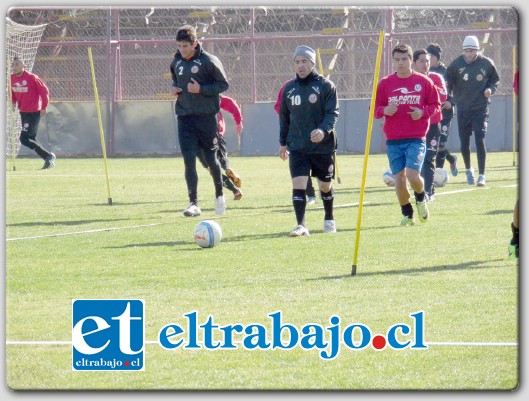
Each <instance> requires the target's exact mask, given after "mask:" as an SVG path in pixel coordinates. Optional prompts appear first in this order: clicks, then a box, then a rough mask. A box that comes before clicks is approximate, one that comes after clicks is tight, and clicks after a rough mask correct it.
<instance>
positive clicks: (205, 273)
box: [6, 153, 519, 390]
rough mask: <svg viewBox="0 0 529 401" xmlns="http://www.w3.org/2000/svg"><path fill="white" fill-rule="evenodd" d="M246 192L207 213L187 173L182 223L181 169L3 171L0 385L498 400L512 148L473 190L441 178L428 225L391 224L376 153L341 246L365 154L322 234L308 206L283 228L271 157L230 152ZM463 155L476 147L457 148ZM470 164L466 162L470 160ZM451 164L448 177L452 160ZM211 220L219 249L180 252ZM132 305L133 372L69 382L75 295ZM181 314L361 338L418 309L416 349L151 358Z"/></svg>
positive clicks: (510, 382) (32, 162) (289, 213)
mask: <svg viewBox="0 0 529 401" xmlns="http://www.w3.org/2000/svg"><path fill="white" fill-rule="evenodd" d="M231 160H232V164H233V166H234V168H235V170H236V171H237V172H239V174H240V175H241V177H242V178H243V187H242V189H243V191H244V197H243V199H242V200H240V201H233V200H232V198H231V196H229V192H226V194H227V199H228V210H227V212H226V214H225V215H223V216H221V217H218V216H216V215H215V214H214V205H213V185H212V183H211V179H210V177H209V176H208V175H207V172H206V171H205V170H204V169H200V170H199V177H200V182H199V197H200V202H201V203H200V206H201V207H202V211H203V214H202V216H201V217H200V218H185V217H183V215H182V210H183V209H184V208H185V207H186V206H187V203H188V202H187V190H186V187H185V182H184V176H183V161H182V159H180V158H154V159H109V160H108V171H109V176H110V188H111V197H112V200H113V205H112V206H109V205H108V203H107V198H108V194H107V188H106V182H105V170H104V164H103V161H102V160H101V159H58V160H57V167H56V168H55V169H53V170H48V171H42V170H39V168H40V167H41V162H40V160H37V159H17V160H16V171H15V172H13V171H12V168H11V161H10V160H8V161H7V163H6V340H7V344H6V359H7V362H6V376H7V379H6V381H7V385H8V386H9V387H10V388H11V389H51V390H53V389H64V390H85V389H108V390H110V389H111V390H122V389H130V390H135V389H142V390H153V389H171V390H183V389H197V390H217V389H222V390H233V389H247V390H249V389H252V390H282V389H293V390H309V389H319V390H331V389H332V390H335V389H343V390H512V389H515V388H516V387H517V385H518V382H519V348H518V346H516V345H515V343H517V342H518V341H519V338H518V336H519V274H518V273H519V272H518V261H516V260H514V261H513V260H509V259H508V258H507V245H508V242H509V240H510V238H511V229H510V224H511V221H512V212H513V206H514V203H515V200H516V198H517V196H518V185H517V184H518V168H517V167H513V166H512V154H511V153H489V155H488V162H487V187H486V188H485V189H479V188H477V187H469V186H468V185H467V184H466V179H465V175H464V173H460V174H459V176H457V177H450V182H449V183H448V184H447V186H445V187H444V188H440V189H438V190H437V194H438V195H437V198H436V200H435V201H434V202H433V203H430V204H429V207H430V213H431V220H430V221H429V222H428V223H426V224H420V223H419V222H418V223H417V225H416V226H413V227H400V226H399V222H400V216H401V215H400V208H399V206H398V203H397V199H396V196H395V194H394V191H393V189H392V188H388V187H386V186H385V185H384V184H383V182H382V172H383V171H384V170H385V169H386V168H387V159H386V157H385V155H373V156H370V159H369V166H368V171H367V180H366V191H365V197H364V207H363V213H362V224H361V235H360V243H359V248H358V264H357V266H358V273H357V275H356V276H354V277H351V276H350V272H351V266H352V262H353V256H354V252H355V239H356V225H357V218H358V210H359V209H358V201H359V197H360V186H361V176H362V165H363V156H340V157H339V168H340V170H339V173H340V177H341V184H337V183H336V184H335V190H336V192H335V194H336V196H335V206H336V209H335V219H336V223H337V228H338V233H337V234H335V235H329V234H323V232H322V228H323V210H322V208H321V206H322V204H321V200H318V203H317V204H316V205H314V206H308V210H307V223H308V227H309V229H310V230H311V236H310V237H305V238H289V237H288V233H289V232H290V231H291V230H292V229H293V227H294V226H295V217H294V212H293V209H292V205H291V184H290V178H289V173H288V166H287V163H285V162H283V161H281V160H280V159H279V157H256V158H243V157H234V158H232V159H231ZM473 160H475V154H473ZM474 163H475V161H474ZM460 168H462V166H460ZM200 219H215V220H216V221H217V222H219V223H220V225H221V226H222V229H223V235H224V237H223V241H222V243H221V244H220V245H219V246H217V247H215V248H213V249H201V248H199V247H197V246H196V245H195V243H194V241H193V235H192V234H193V228H194V226H195V225H196V224H197V223H198V221H200ZM106 298H109V299H143V300H145V330H146V335H145V339H146V340H147V341H148V343H147V344H146V345H145V352H146V356H145V370H144V371H143V372H76V371H72V349H71V344H70V343H69V342H70V341H71V329H72V327H71V326H72V300H73V299H106ZM194 310H196V311H197V312H198V314H199V321H200V322H201V323H202V322H204V321H205V319H206V318H207V316H209V315H212V316H213V317H214V319H215V322H216V323H218V324H221V325H225V324H229V323H235V322H240V323H244V324H250V323H261V324H263V325H269V324H270V319H269V318H268V316H267V315H268V314H270V313H273V312H275V311H279V310H280V311H282V313H283V320H284V322H285V323H290V324H293V325H297V326H298V327H301V326H303V325H304V324H307V323H316V324H321V325H323V326H326V325H327V326H328V325H329V318H330V317H331V316H333V315H337V316H339V317H340V318H341V320H342V322H348V323H353V322H361V323H363V324H365V325H367V326H369V328H370V329H371V330H373V332H374V333H385V332H386V330H387V329H388V328H389V327H390V326H391V325H393V324H395V323H399V322H402V323H407V324H409V323H411V319H410V316H409V315H410V314H411V313H414V312H416V311H419V310H423V311H424V313H425V339H426V343H427V344H429V347H428V349H426V350H411V349H404V350H392V349H390V348H386V349H384V350H382V351H375V350H374V349H373V348H370V347H368V348H366V349H364V350H360V351H353V350H349V349H344V348H342V351H341V352H340V354H339V355H338V356H337V357H336V358H335V359H333V360H330V361H325V360H323V359H321V358H320V356H319V352H318V351H317V350H303V349H301V348H296V349H293V350H290V351H283V350H253V351H249V350H245V349H241V348H240V349H238V350H231V351H230V350H222V351H221V350H217V351H210V350H205V349H202V350H198V351H190V350H185V349H181V348H179V349H177V350H175V351H167V350H165V349H163V348H162V347H160V346H159V345H158V344H157V343H156V341H157V336H158V332H159V330H160V329H161V328H162V327H163V326H165V325H166V324H169V323H171V322H180V323H183V322H184V318H183V315H184V314H186V313H188V312H190V311H194Z"/></svg>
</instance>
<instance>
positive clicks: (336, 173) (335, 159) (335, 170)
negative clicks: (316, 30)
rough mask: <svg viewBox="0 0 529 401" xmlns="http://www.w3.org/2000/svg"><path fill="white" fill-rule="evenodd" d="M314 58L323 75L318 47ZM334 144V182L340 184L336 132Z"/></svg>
mask: <svg viewBox="0 0 529 401" xmlns="http://www.w3.org/2000/svg"><path fill="white" fill-rule="evenodd" d="M316 59H317V61H318V69H319V70H320V74H321V75H323V63H322V62H321V53H320V48H319V47H318V48H317V49H316ZM334 145H335V146H334V154H333V158H334V173H335V175H336V182H338V184H341V183H342V180H341V179H340V170H339V169H338V157H337V155H336V133H334Z"/></svg>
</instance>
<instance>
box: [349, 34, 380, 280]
mask: <svg viewBox="0 0 529 401" xmlns="http://www.w3.org/2000/svg"><path fill="white" fill-rule="evenodd" d="M383 45H384V30H381V31H380V36H379V39H378V50H377V61H376V64H375V75H374V77H373V91H372V93H371V104H370V106H369V121H368V123H367V135H366V149H365V152H364V167H363V171H362V186H361V189H360V201H359V203H358V218H357V220H356V240H355V252H354V259H353V267H352V270H351V276H354V275H356V267H357V263H358V245H359V243H360V226H361V223H362V210H363V206H364V191H365V186H366V173H367V162H368V159H369V147H370V145H371V130H372V129H373V118H374V114H375V100H376V96H377V87H378V75H379V73H380V60H381V58H382V48H383Z"/></svg>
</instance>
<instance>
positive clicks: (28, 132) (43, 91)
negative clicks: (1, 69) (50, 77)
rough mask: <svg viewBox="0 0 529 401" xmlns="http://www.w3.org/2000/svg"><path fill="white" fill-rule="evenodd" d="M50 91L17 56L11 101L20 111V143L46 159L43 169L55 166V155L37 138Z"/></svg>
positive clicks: (12, 78) (12, 80)
mask: <svg viewBox="0 0 529 401" xmlns="http://www.w3.org/2000/svg"><path fill="white" fill-rule="evenodd" d="M49 93H50V92H49V89H48V87H47V86H46V84H45V83H44V82H43V81H42V80H41V79H40V78H39V77H38V75H35V74H32V73H31V72H29V71H26V69H25V65H24V62H23V61H22V60H21V59H19V58H18V57H15V58H14V59H13V73H12V74H11V101H12V103H13V106H18V110H19V112H20V120H21V123H22V131H21V133H20V143H21V144H22V145H24V146H27V147H28V148H30V149H33V150H34V151H35V153H37V154H38V155H39V156H40V157H41V158H42V159H44V166H43V167H42V168H43V169H49V168H53V167H55V155H54V154H53V153H51V152H49V151H47V150H46V149H44V148H43V147H42V145H41V144H39V143H38V142H37V139H36V138H37V132H38V130H39V123H40V117H41V116H45V115H46V108H47V107H48V101H49Z"/></svg>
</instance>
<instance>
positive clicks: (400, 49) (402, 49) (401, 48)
mask: <svg viewBox="0 0 529 401" xmlns="http://www.w3.org/2000/svg"><path fill="white" fill-rule="evenodd" d="M395 53H404V54H407V55H408V57H409V58H410V60H412V59H413V54H412V53H413V50H411V46H410V45H406V44H402V45H397V46H395V47H394V48H393V50H392V51H391V57H393V56H394V55H395Z"/></svg>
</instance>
